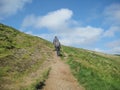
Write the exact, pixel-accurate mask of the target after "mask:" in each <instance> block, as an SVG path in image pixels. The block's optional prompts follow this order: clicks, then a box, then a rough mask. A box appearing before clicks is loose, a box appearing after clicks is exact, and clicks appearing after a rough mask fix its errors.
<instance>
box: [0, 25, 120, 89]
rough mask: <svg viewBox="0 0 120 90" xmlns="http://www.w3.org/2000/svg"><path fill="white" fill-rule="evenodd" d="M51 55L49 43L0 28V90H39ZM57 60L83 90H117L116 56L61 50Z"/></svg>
mask: <svg viewBox="0 0 120 90" xmlns="http://www.w3.org/2000/svg"><path fill="white" fill-rule="evenodd" d="M52 52H53V45H52V44H51V43H50V42H49V41H46V40H44V39H42V38H39V37H36V36H31V35H28V34H25V33H22V32H20V31H18V30H16V29H14V28H12V27H9V26H6V25H3V24H0V90H36V89H40V88H41V87H42V86H43V85H44V81H45V79H46V78H47V76H48V74H49V71H50V68H49V61H50V60H52V59H53V54H52ZM61 59H63V60H65V61H66V62H67V63H68V64H69V65H70V68H71V70H72V73H73V75H74V76H75V77H76V78H77V80H78V82H79V83H80V84H82V85H83V87H84V88H86V90H120V56H119V55H107V54H103V53H98V52H93V51H89V50H84V49H79V48H73V47H66V46H62V56H61ZM45 62H48V63H47V64H45Z"/></svg>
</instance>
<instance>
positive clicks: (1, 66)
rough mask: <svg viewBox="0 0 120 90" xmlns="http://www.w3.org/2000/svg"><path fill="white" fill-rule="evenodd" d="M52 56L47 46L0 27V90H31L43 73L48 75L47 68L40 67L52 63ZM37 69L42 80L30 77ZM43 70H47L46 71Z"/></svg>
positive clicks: (40, 41) (20, 33) (8, 28)
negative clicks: (39, 69)
mask: <svg viewBox="0 0 120 90" xmlns="http://www.w3.org/2000/svg"><path fill="white" fill-rule="evenodd" d="M51 52H53V51H52V44H51V43H50V42H48V41H46V40H43V39H41V38H38V37H35V36H31V35H27V34H24V33H22V32H19V31H18V30H15V29H14V28H12V27H9V26H6V25H3V24H0V90H9V89H10V90H20V89H21V90H24V89H27V88H30V87H31V88H33V89H34V85H35V83H36V82H38V80H39V81H40V80H43V78H44V76H45V73H46V74H47V71H49V70H47V66H49V65H47V66H43V64H44V62H45V61H47V60H50V59H52V54H51ZM40 67H41V70H42V71H41V73H40V72H39V74H40V75H41V76H40V75H38V76H37V75H35V76H34V75H33V76H32V74H34V73H36V72H37V70H38V68H40ZM43 67H46V70H44V69H43ZM36 74H37V73H36ZM42 75H43V77H42ZM30 77H32V79H31V78H30ZM25 79H29V80H30V81H28V82H27V81H25ZM22 82H25V83H22ZM31 85H33V87H32V86H31ZM28 90H31V89H28Z"/></svg>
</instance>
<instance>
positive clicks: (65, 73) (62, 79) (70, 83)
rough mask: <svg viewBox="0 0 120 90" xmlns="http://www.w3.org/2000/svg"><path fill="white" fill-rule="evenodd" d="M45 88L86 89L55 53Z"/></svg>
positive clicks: (58, 89) (59, 89) (45, 89)
mask: <svg viewBox="0 0 120 90" xmlns="http://www.w3.org/2000/svg"><path fill="white" fill-rule="evenodd" d="M43 90H84V88H83V87H81V86H79V84H78V83H77V80H76V79H75V78H74V77H73V75H72V73H71V72H70V68H69V66H68V65H67V64H65V63H64V62H63V61H61V60H60V57H57V56H56V54H55V55H54V61H53V63H52V64H51V71H50V73H49V76H48V79H47V80H46V82H45V86H44V88H43Z"/></svg>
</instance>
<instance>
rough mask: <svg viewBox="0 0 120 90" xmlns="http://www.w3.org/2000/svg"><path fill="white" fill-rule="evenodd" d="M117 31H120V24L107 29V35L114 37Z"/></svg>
mask: <svg viewBox="0 0 120 90" xmlns="http://www.w3.org/2000/svg"><path fill="white" fill-rule="evenodd" d="M116 33H120V26H111V27H110V29H108V30H107V31H105V33H104V35H103V36H105V37H114V36H115V34H116Z"/></svg>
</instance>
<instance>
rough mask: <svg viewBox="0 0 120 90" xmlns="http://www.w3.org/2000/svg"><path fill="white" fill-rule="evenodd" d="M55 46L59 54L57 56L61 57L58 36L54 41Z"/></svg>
mask: <svg viewBox="0 0 120 90" xmlns="http://www.w3.org/2000/svg"><path fill="white" fill-rule="evenodd" d="M53 44H54V47H55V50H56V52H57V56H60V48H61V44H60V42H59V40H58V38H57V36H55V38H54V40H53Z"/></svg>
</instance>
